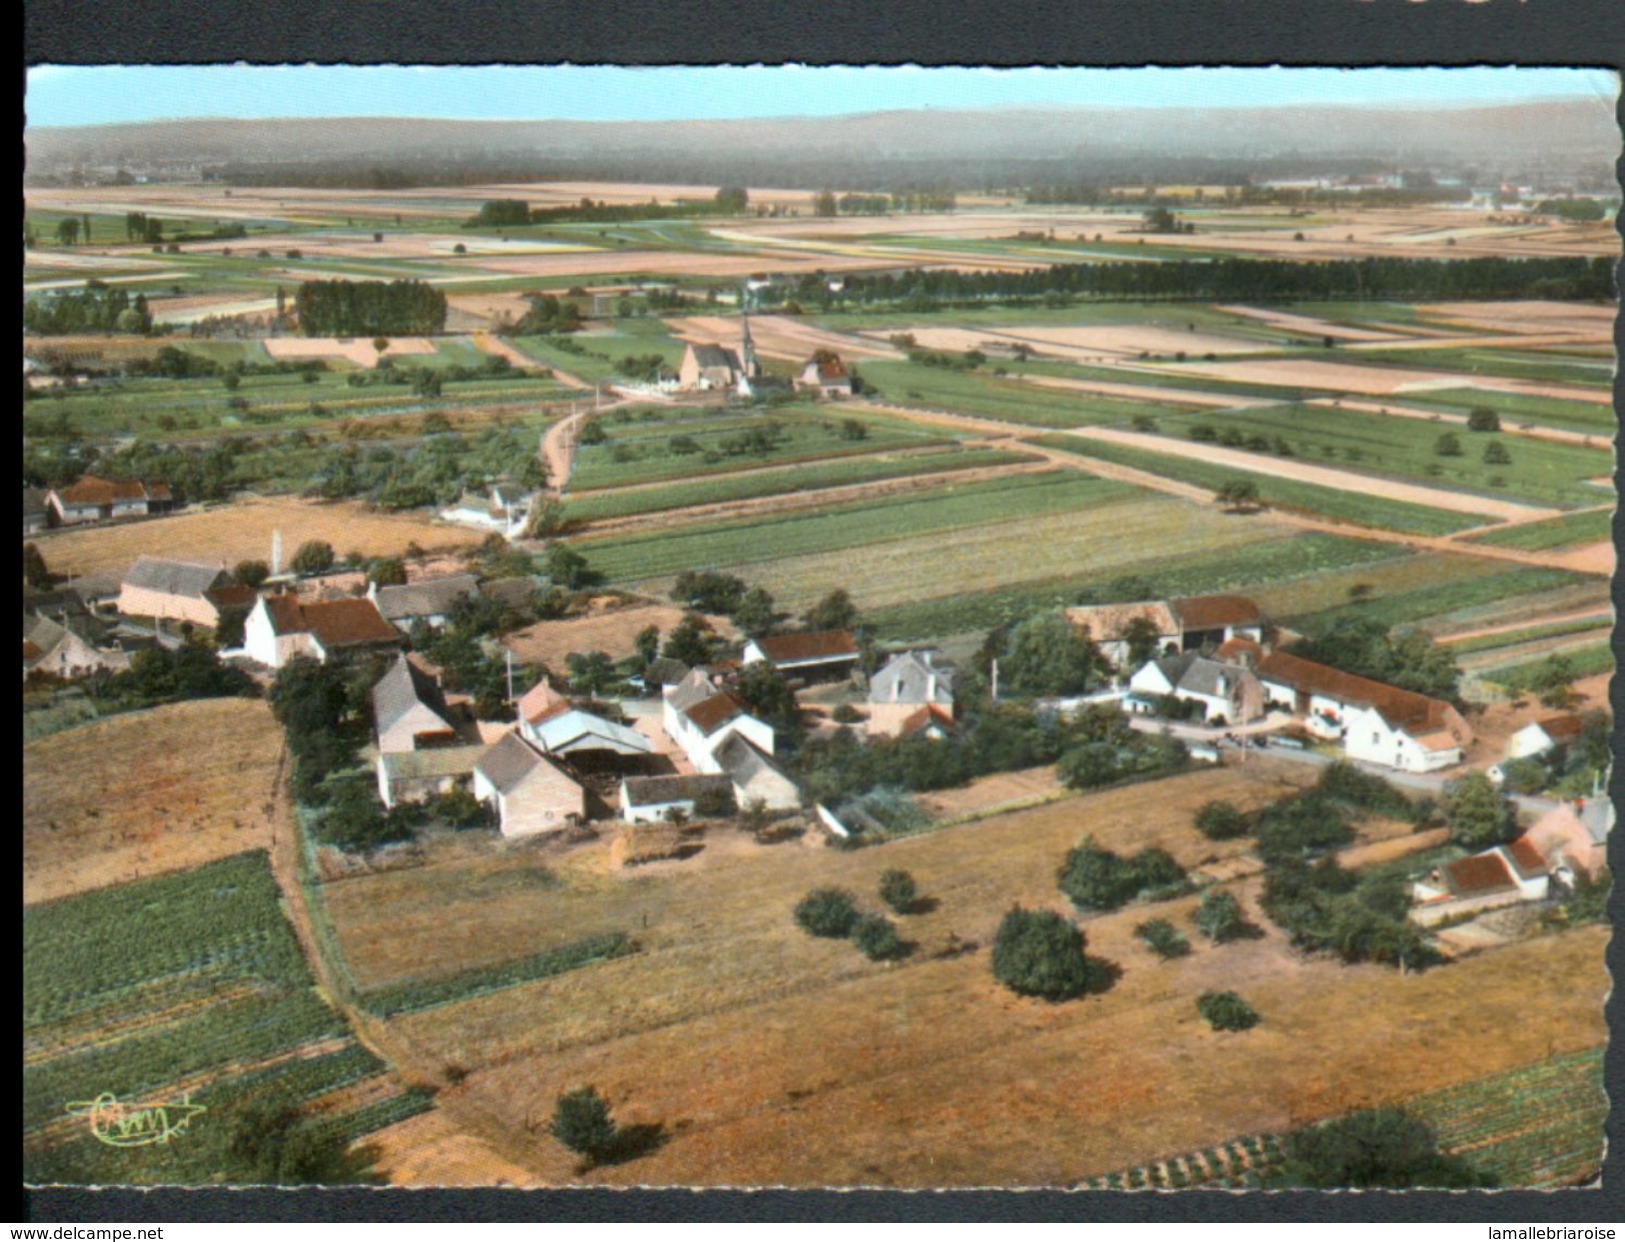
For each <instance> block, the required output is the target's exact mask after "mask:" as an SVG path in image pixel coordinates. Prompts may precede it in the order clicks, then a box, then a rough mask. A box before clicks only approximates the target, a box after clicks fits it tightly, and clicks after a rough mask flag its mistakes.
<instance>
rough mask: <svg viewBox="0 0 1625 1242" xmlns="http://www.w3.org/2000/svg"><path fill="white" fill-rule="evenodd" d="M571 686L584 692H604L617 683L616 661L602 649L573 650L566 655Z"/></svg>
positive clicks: (566, 666) (565, 661)
mask: <svg viewBox="0 0 1625 1242" xmlns="http://www.w3.org/2000/svg"><path fill="white" fill-rule="evenodd" d="M564 666H565V668H566V669H568V670H569V673H570V688H571V689H573V690H579V691H581V692H582V693H584V694H602V693H603V692H604V691H606V690H608V689H609V687H611V686H612V685H614V684H615V682H616V680H617V678H616V675H615V662H614V661H613V660H611V659H610V658H609V656H607V655H606V654H604V652H602V651H586V652H581V651H572V652H571V653H570V654H569V655H567V656H565V657H564Z"/></svg>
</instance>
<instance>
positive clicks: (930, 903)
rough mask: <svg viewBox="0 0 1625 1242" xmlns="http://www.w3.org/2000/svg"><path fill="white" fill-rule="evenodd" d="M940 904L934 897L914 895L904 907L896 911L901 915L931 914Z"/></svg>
mask: <svg viewBox="0 0 1625 1242" xmlns="http://www.w3.org/2000/svg"><path fill="white" fill-rule="evenodd" d="M941 905H942V902H941V901H939V900H938V899H937V898H935V897H916V898H915V899H914V900H913V901H911V902H909V903H908V907H907V908H906V909H903V910H899V911H898V912H897V913H899V914H903V915H915V914H931V913H933V912H934V911H936V910H937V909H938V908H939V907H940V906H941Z"/></svg>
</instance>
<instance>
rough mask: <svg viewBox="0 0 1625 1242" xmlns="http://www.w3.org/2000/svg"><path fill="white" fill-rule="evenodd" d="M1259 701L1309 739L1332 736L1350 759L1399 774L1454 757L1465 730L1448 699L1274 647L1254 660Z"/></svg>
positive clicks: (1460, 754)
mask: <svg viewBox="0 0 1625 1242" xmlns="http://www.w3.org/2000/svg"><path fill="white" fill-rule="evenodd" d="M1257 673H1258V679H1259V681H1260V683H1261V684H1262V685H1263V689H1264V696H1265V698H1266V700H1267V701H1268V702H1269V703H1270V704H1271V705H1275V706H1280V707H1284V708H1286V709H1287V710H1288V711H1290V712H1292V713H1293V714H1294V715H1296V716H1299V717H1301V718H1302V719H1303V722H1304V727H1305V728H1306V729H1307V730H1308V731H1309V732H1310V733H1311V734H1312V735H1313V736H1315V737H1318V738H1321V739H1323V740H1326V741H1340V742H1342V744H1343V752H1344V753H1345V754H1346V755H1347V756H1348V757H1349V758H1350V759H1358V760H1364V761H1366V762H1368V763H1376V764H1381V765H1383V766H1385V767H1391V768H1398V769H1399V770H1400V771H1404V772H1432V771H1437V770H1438V769H1440V768H1448V767H1453V766H1455V765H1456V764H1459V763H1461V762H1462V760H1463V759H1464V757H1465V754H1466V748H1467V747H1468V746H1469V745H1470V744H1471V743H1472V740H1473V731H1472V729H1471V728H1470V727H1469V726H1468V724H1467V722H1466V721H1465V720H1463V719H1462V717H1461V713H1460V712H1458V711H1456V709H1455V708H1454V707H1452V706H1451V705H1450V704H1449V703H1446V702H1443V701H1442V700H1439V699H1433V698H1429V697H1428V696H1427V695H1425V694H1417V693H1415V692H1414V691H1410V690H1401V689H1399V688H1398V687H1397V686H1389V685H1385V684H1383V683H1382V682H1380V681H1372V680H1371V679H1370V678H1368V677H1357V676H1355V675H1354V674H1353V673H1345V672H1343V671H1342V670H1341V669H1335V668H1330V667H1328V666H1326V665H1324V664H1316V663H1314V662H1313V661H1311V660H1304V659H1300V658H1299V657H1297V656H1294V655H1291V654H1289V653H1288V652H1284V651H1276V652H1271V653H1270V654H1268V655H1266V656H1264V657H1263V658H1261V659H1260V660H1259V661H1258V665H1257Z"/></svg>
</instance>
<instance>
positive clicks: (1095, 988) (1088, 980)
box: [1083, 954, 1123, 996]
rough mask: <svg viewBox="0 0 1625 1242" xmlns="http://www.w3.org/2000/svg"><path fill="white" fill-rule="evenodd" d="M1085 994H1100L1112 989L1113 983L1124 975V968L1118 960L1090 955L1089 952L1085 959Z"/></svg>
mask: <svg viewBox="0 0 1625 1242" xmlns="http://www.w3.org/2000/svg"><path fill="white" fill-rule="evenodd" d="M1083 969H1084V984H1083V992H1084V995H1085V996H1099V995H1101V994H1102V993H1104V992H1109V991H1111V990H1112V987H1113V985H1115V984H1116V982H1117V981H1118V980H1119V979H1121V978H1122V977H1123V968H1122V967H1121V966H1119V965H1118V964H1117V963H1116V962H1110V961H1107V960H1106V959H1105V958H1103V957H1090V956H1088V955H1087V954H1085V955H1084V959H1083Z"/></svg>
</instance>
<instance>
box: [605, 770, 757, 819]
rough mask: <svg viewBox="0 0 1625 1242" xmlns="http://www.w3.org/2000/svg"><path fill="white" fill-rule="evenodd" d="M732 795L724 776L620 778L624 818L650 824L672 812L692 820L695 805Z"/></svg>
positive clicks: (729, 783)
mask: <svg viewBox="0 0 1625 1242" xmlns="http://www.w3.org/2000/svg"><path fill="white" fill-rule="evenodd" d="M724 796H726V797H728V798H732V797H733V782H732V781H731V780H730V779H729V778H728V777H727V776H725V775H722V774H720V773H714V774H711V775H707V776H628V777H624V778H623V779H622V780H621V818H622V819H624V820H625V821H626V822H627V823H629V824H651V823H654V822H656V821H658V820H663V819H666V818H667V817H668V816H671V815H681V816H683V817H684V818H685V819H693V818H694V814H695V804H696V803H700V804H704V803H705V802H707V801H708V800H709V799H713V798H715V799H721V798H723V797H724Z"/></svg>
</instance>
